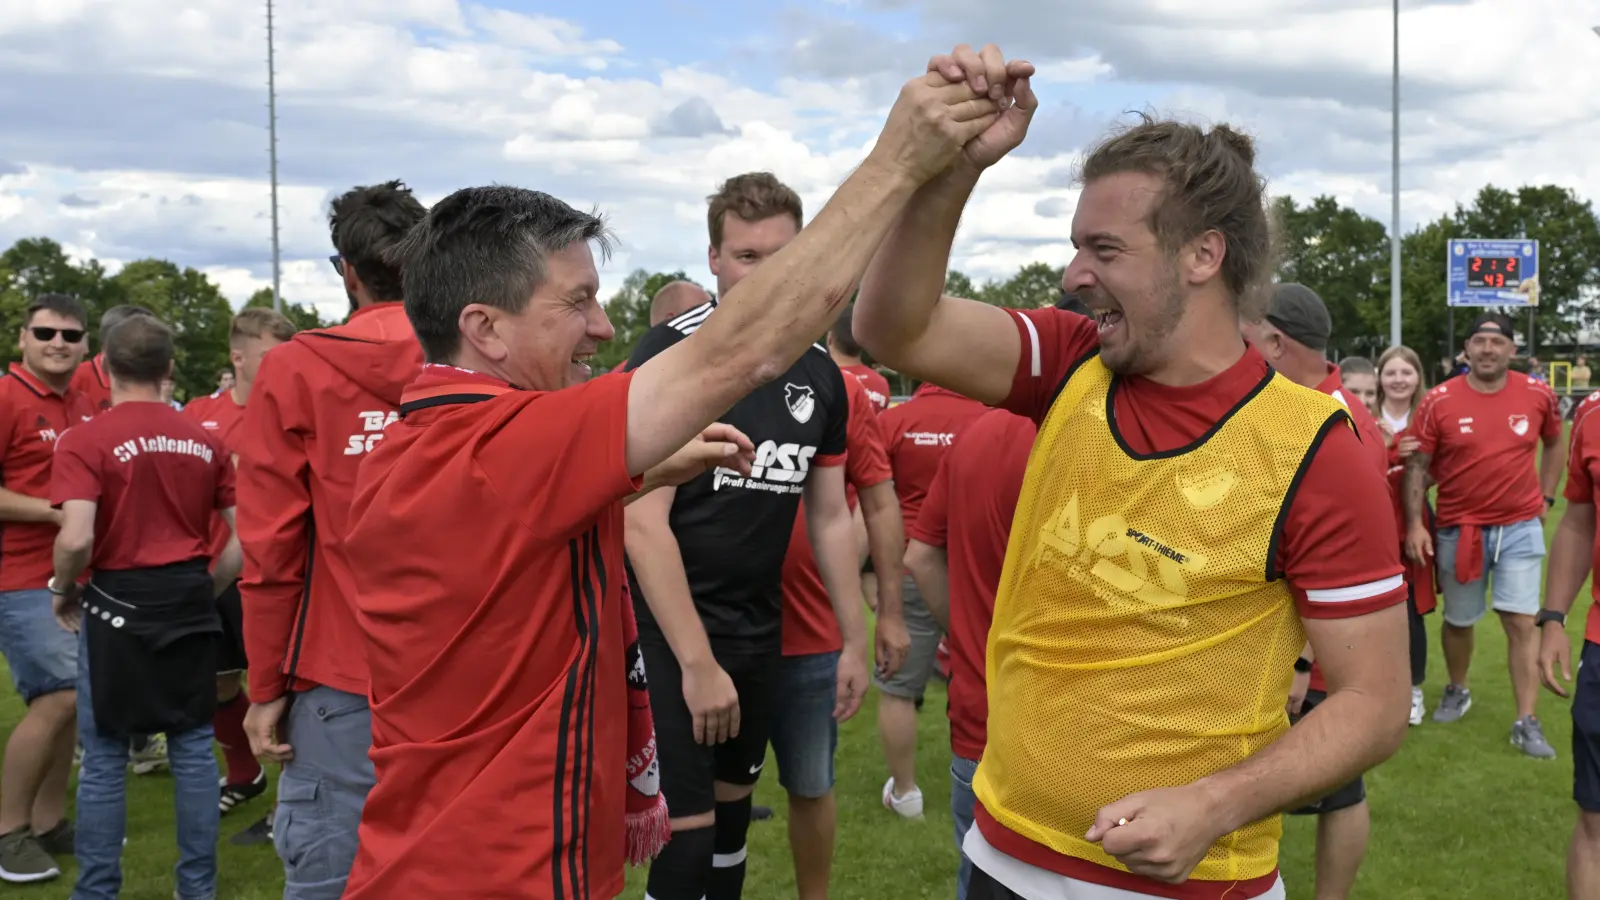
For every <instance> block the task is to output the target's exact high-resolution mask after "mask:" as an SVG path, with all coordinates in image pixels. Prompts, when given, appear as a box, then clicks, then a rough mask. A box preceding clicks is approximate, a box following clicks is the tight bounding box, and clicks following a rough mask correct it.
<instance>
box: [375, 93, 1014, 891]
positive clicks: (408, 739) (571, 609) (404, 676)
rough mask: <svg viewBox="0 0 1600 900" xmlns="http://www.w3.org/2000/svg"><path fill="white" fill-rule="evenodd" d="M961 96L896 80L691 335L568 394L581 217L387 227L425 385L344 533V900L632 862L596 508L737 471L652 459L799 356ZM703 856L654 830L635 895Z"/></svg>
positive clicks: (610, 543)
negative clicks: (363, 744)
mask: <svg viewBox="0 0 1600 900" xmlns="http://www.w3.org/2000/svg"><path fill="white" fill-rule="evenodd" d="M963 87H964V86H963ZM976 96H977V95H976V94H975V93H974V92H972V91H971V89H970V88H965V89H964V90H951V89H949V88H941V87H936V86H933V85H931V84H929V82H928V80H927V79H926V78H918V79H916V80H914V81H912V82H911V83H909V84H908V85H907V86H906V87H905V88H904V89H903V91H902V93H901V98H900V100H899V101H898V102H897V103H896V104H895V106H894V108H893V109H892V111H891V112H890V114H889V122H888V124H887V126H886V127H885V129H884V133H883V134H882V135H881V136H880V137H879V139H878V140H877V142H876V143H875V144H874V147H873V150H872V152H871V154H870V155H869V156H868V158H867V160H866V161H865V162H864V163H863V164H862V165H861V166H860V167H858V168H857V169H856V170H855V171H854V173H852V174H851V176H850V178H849V179H848V180H846V181H845V183H844V184H843V185H842V186H841V187H840V188H839V191H838V192H837V193H836V194H835V195H834V197H833V199H832V201H831V202H830V203H829V204H828V205H827V206H825V207H824V208H823V209H822V211H821V212H820V213H819V214H818V215H817V217H816V218H815V219H814V220H813V221H812V222H811V224H810V225H808V226H807V227H806V228H805V229H804V230H803V231H802V232H801V233H800V234H799V235H798V236H797V237H795V238H794V240H793V241H792V242H790V243H788V245H787V246H785V247H783V249H781V250H778V251H777V252H776V253H775V254H774V255H772V256H771V257H769V258H767V259H766V260H765V261H764V262H762V264H761V265H759V266H757V267H755V269H754V271H752V272H751V273H750V274H749V275H748V276H746V277H745V278H743V279H742V280H741V281H740V282H739V284H738V285H736V286H735V287H734V288H733V289H732V290H731V291H729V292H728V293H727V295H726V297H724V298H723V301H722V303H721V304H720V306H719V308H718V311H717V313H716V314H715V315H710V316H708V317H707V319H706V321H705V322H704V323H703V324H701V325H700V326H699V327H697V328H695V329H693V331H692V333H688V334H685V335H683V337H682V339H681V340H678V341H675V342H674V343H673V344H672V346H670V347H667V348H666V349H664V350H662V352H660V353H659V354H656V355H655V356H653V357H652V358H650V359H649V360H647V361H644V362H642V363H641V364H640V365H639V366H638V367H637V368H634V369H630V370H629V371H627V372H621V373H616V374H612V375H607V376H604V377H601V378H597V379H594V380H592V381H589V380H588V374H589V372H588V365H587V363H586V362H585V361H586V360H587V359H589V358H591V357H592V355H593V353H594V351H595V348H596V347H597V346H598V345H599V344H600V343H601V342H602V341H606V340H609V339H611V337H612V336H613V331H612V328H611V326H610V323H609V322H608V321H607V320H606V317H605V312H604V310H603V308H602V307H601V305H600V303H599V300H598V297H597V294H598V293H599V290H600V280H599V275H598V273H597V271H596V269H595V265H594V258H593V254H592V252H591V249H590V245H591V243H600V244H601V246H602V247H604V246H605V244H604V238H605V229H604V225H603V223H602V222H601V221H600V220H599V219H598V218H597V217H595V216H592V215H586V214H584V213H581V212H579V211H577V210H575V209H573V208H572V207H570V206H568V205H567V204H565V203H561V202H560V201H558V200H556V199H554V198H552V197H549V196H547V195H544V194H539V193H535V192H532V191H524V190H518V189H514V188H504V187H496V188H471V189H466V190H462V191H458V192H456V193H455V194H452V195H451V196H449V197H446V198H445V199H444V200H441V201H440V202H439V203H437V204H436V205H435V206H434V207H433V209H432V210H431V211H430V212H429V213H428V216H427V218H426V219H425V220H424V221H423V223H422V224H420V225H419V226H418V227H417V228H416V229H414V230H413V231H412V233H411V235H410V236H409V237H408V238H407V240H406V242H405V245H404V246H403V247H401V248H400V249H399V251H398V255H399V256H400V257H401V258H402V259H403V260H404V270H405V286H406V310H407V313H408V314H409V315H410V317H411V319H412V322H413V324H414V325H415V327H416V332H417V336H418V338H419V339H420V340H421V342H422V344H423V346H424V347H425V348H426V353H427V355H428V358H429V360H430V362H431V363H433V365H429V366H428V367H427V368H426V369H425V370H424V372H423V375H422V376H421V377H420V378H419V380H418V381H417V382H416V383H415V384H414V385H412V387H411V388H410V389H409V390H408V392H407V396H406V399H405V402H404V409H405V418H404V419H402V420H401V421H400V422H399V423H398V424H396V425H394V426H392V427H391V428H390V429H389V436H388V437H387V438H386V439H385V441H384V442H383V444H382V445H380V446H379V448H378V450H377V452H376V454H375V455H374V457H373V458H372V459H371V460H369V461H368V464H367V465H365V466H363V467H362V470H361V476H360V483H359V485H358V488H357V492H356V500H355V504H354V507H353V509H352V515H353V516H354V518H355V521H356V525H355V527H354V528H353V529H352V530H351V532H350V536H349V542H350V550H351V552H352V553H353V554H354V555H355V556H356V558H358V559H359V560H360V561H361V563H362V566H363V572H364V573H365V576H366V577H365V579H364V581H363V585H362V591H361V593H360V595H359V601H358V602H359V605H360V610H361V621H362V626H363V627H362V632H363V634H364V635H365V638H366V649H367V658H368V659H369V660H370V661H371V665H372V688H371V690H372V701H373V715H372V721H373V749H372V758H373V761H374V763H375V765H376V767H377V770H378V772H379V778H378V782H377V786H376V787H375V788H374V789H373V791H372V795H371V797H370V798H369V800H368V802H367V806H366V811H365V813H364V815H363V818H362V822H361V835H360V837H361V840H360V846H361V850H360V856H359V858H358V859H357V861H356V865H355V867H354V869H353V871H352V873H351V876H350V885H349V891H348V893H347V895H346V896H347V898H348V900H367V898H384V900H408V898H424V897H438V896H473V897H512V896H516V897H524V896H538V897H549V898H562V900H574V898H608V897H613V896H615V895H616V894H617V893H618V892H620V891H621V890H622V886H623V866H624V860H625V859H627V858H630V857H631V858H632V860H633V861H634V862H641V861H643V860H645V859H647V858H649V857H650V856H651V855H653V853H654V851H655V850H656V848H658V847H659V846H660V843H659V842H660V841H661V840H664V839H665V838H666V834H665V833H664V832H663V831H662V830H661V829H664V827H665V826H666V825H667V822H666V815H667V811H666V809H665V808H664V807H663V806H662V805H661V804H660V802H659V801H658V800H657V795H655V791H656V783H657V772H656V770H655V769H654V768H652V767H649V766H646V767H644V768H641V769H638V770H635V768H634V766H633V765H632V763H633V762H635V761H639V760H643V759H647V758H648V757H649V756H650V752H649V745H650V738H649V735H648V733H645V732H644V731H643V729H642V727H640V726H638V724H637V723H638V718H637V717H632V718H630V717H629V716H626V715H624V712H625V705H626V703H627V700H626V696H627V694H628V687H627V686H626V685H627V683H628V682H629V681H630V680H631V681H632V682H633V683H634V684H635V685H636V686H637V687H643V686H644V685H643V684H641V682H643V681H644V675H645V672H644V671H643V666H642V657H641V656H639V655H638V652H637V650H635V651H634V652H633V653H632V654H630V653H629V652H628V651H629V644H630V642H632V643H635V644H637V640H636V639H635V638H634V634H633V629H631V628H630V627H629V626H630V624H631V619H630V618H629V616H628V615H627V613H628V611H629V609H631V607H629V606H626V605H625V604H626V603H627V601H626V599H625V596H624V594H623V591H622V578H623V568H622V565H621V562H622V556H623V514H622V508H623V503H624V501H625V500H627V499H628V498H630V497H632V496H634V495H636V494H637V493H639V492H640V491H641V489H651V488H655V487H657V486H660V485H664V484H667V483H676V482H681V481H687V480H689V479H690V478H692V477H694V476H696V475H699V474H700V473H702V472H705V471H706V470H708V469H711V468H713V467H724V468H728V469H730V470H731V472H730V473H729V475H728V476H727V477H740V478H749V477H753V475H752V473H751V468H750V462H751V460H752V459H753V457H754V455H755V454H754V448H753V447H751V446H750V444H749V440H748V439H747V438H744V437H743V436H741V435H737V434H736V433H733V432H731V431H729V430H728V429H726V428H723V429H721V431H720V432H718V430H717V429H712V432H711V433H712V434H713V436H714V437H719V435H720V438H726V439H728V443H727V446H725V447H712V448H707V447H706V445H705V443H700V442H696V443H695V444H691V445H690V447H689V449H688V450H686V451H682V452H681V453H679V459H681V458H682V457H683V456H684V454H688V456H689V460H688V462H687V463H686V464H683V465H678V464H676V463H674V462H670V461H669V462H668V463H667V467H666V468H665V469H663V468H662V463H663V462H664V461H668V460H669V456H671V455H672V454H674V453H675V452H678V451H679V448H682V447H683V446H684V445H685V443H686V442H689V441H691V440H692V439H693V438H694V437H695V435H696V434H697V433H700V432H701V431H702V430H703V429H706V428H707V426H708V425H710V424H711V423H712V422H713V421H714V420H715V419H716V418H717V417H718V416H720V415H722V414H723V413H724V412H726V411H727V410H729V409H730V408H732V407H733V406H734V404H735V403H736V402H737V401H738V400H739V399H740V398H741V397H743V396H745V395H747V394H748V393H749V392H750V390H751V389H752V388H753V387H755V386H758V385H760V384H762V383H763V382H766V381H767V380H768V379H772V378H775V377H777V376H779V375H780V374H781V373H783V372H785V371H787V370H788V369H789V368H790V367H791V365H792V364H793V363H794V362H795V361H796V360H798V359H800V358H801V356H802V354H804V353H806V352H808V348H809V347H810V346H811V342H812V341H814V340H815V339H816V338H817V337H819V336H821V334H822V333H823V331H824V330H826V328H827V326H828V324H829V323H831V322H832V321H833V319H834V317H835V316H837V315H838V311H839V306H840V305H842V303H843V301H844V299H845V298H846V297H848V296H849V293H850V291H851V289H852V287H853V286H854V284H855V281H856V279H857V278H859V276H860V270H861V268H862V267H863V266H864V265H865V264H866V261H867V257H868V256H869V255H870V254H871V252H872V248H873V247H874V246H876V244H877V242H878V240H879V238H880V236H881V235H882V234H883V233H884V232H885V231H887V230H888V228H889V227H890V224H891V223H892V222H893V221H894V219H895V218H896V217H897V216H898V214H899V211H900V206H901V204H902V203H903V202H904V198H906V197H908V196H909V195H910V192H911V191H912V190H914V185H916V184H918V183H920V182H921V181H923V180H926V179H928V178H930V177H933V176H934V175H935V174H936V173H937V172H938V171H940V170H942V169H943V168H944V167H945V166H947V165H948V164H949V162H950V160H951V159H952V158H953V157H954V156H955V155H956V154H957V153H959V151H960V147H961V146H962V144H963V143H964V140H965V137H966V135H967V134H968V133H973V132H975V131H976V130H977V129H978V128H981V127H982V125H983V124H984V123H985V122H986V121H987V120H989V119H992V117H993V115H994V110H995V104H994V103H993V101H990V100H986V99H974V98H975V97H976ZM963 103H965V104H967V105H965V106H963V105H960V104H963ZM969 116H971V117H975V118H972V119H969V118H967V117H969ZM886 176H887V177H886ZM531 248H533V249H537V251H538V252H537V253H530V252H529V250H530V249H531ZM530 285H531V286H532V296H531V297H530V295H529V286H530ZM512 385H519V386H521V387H520V389H519V388H516V387H512ZM707 449H710V450H711V451H712V452H711V453H709V454H708V453H706V452H705V451H706V450H707ZM725 454H726V455H725ZM733 473H740V474H737V475H735V474H733ZM641 476H642V477H641ZM463 516H465V517H466V519H464V520H462V522H463V524H462V525H461V527H455V526H453V525H451V522H453V521H456V520H461V517H463ZM690 614H691V615H694V613H693V612H691V613H690ZM673 624H674V625H676V624H681V623H676V622H674V623H673ZM686 668H688V667H686ZM686 687H692V685H686ZM645 709H648V707H645ZM734 709H735V710H736V709H737V705H736V704H735V705H734ZM729 725H730V730H731V731H732V732H734V733H737V732H738V729H739V727H740V726H739V721H738V719H737V718H734V719H733V720H732V721H731V722H729ZM715 737H716V736H714V735H704V734H700V735H694V738H695V739H698V740H706V739H708V738H709V739H714V738H715ZM708 762H709V760H708ZM484 835H493V836H494V840H492V841H485V840H484V839H483V836H484ZM630 840H631V841H632V843H631V846H630ZM714 842H715V834H714V829H712V828H705V827H697V828H694V829H692V830H688V831H683V832H679V833H677V834H674V835H673V836H672V840H671V843H670V844H668V845H667V846H668V848H669V849H668V850H665V851H663V852H662V853H661V855H660V856H658V857H656V859H655V860H654V862H653V864H652V870H651V876H652V880H653V882H654V880H655V879H656V878H657V876H658V874H659V873H660V872H661V871H665V870H663V869H662V868H660V867H662V866H663V864H666V870H671V871H672V872H673V873H674V875H675V877H674V878H672V879H668V880H667V886H668V888H669V889H671V890H672V891H673V892H670V893H669V892H665V891H663V892H659V893H658V892H657V890H656V888H655V887H652V888H651V894H652V896H654V897H655V898H656V900H681V898H683V897H686V896H689V894H688V893H687V891H688V890H690V889H693V890H694V893H693V895H692V896H693V900H701V898H702V897H709V898H710V900H722V898H723V897H724V896H726V894H724V893H721V892H719V891H718V890H717V889H713V890H712V891H711V892H710V893H709V894H707V893H706V891H705V887H704V885H705V884H706V882H707V881H708V880H709V879H710V876H711V869H712V863H713V858H712V854H711V852H709V848H710V846H711V845H712V844H713V843H714ZM463 846H470V847H472V849H473V852H472V853H471V854H470V858H471V865H465V866H464V865H462V864H461V862H462V860H463V858H464V857H463V855H462V852H463V851H462V848H463ZM669 857H673V858H674V859H676V860H677V863H676V866H678V868H673V866H674V863H673V860H672V859H669ZM729 887H732V889H733V890H732V891H729V892H728V893H732V892H734V891H737V886H736V885H733V886H729Z"/></svg>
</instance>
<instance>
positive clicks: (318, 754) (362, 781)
mask: <svg viewBox="0 0 1600 900" xmlns="http://www.w3.org/2000/svg"><path fill="white" fill-rule="evenodd" d="M285 718H286V719H287V720H288V724H287V727H286V728H285V732H286V733H285V735H284V739H285V741H286V742H287V743H288V744H290V745H291V746H293V747H294V759H293V760H291V761H290V762H289V763H287V764H285V765H284V767H283V774H282V775H280V776H279V778H278V808H277V811H276V812H274V813H273V825H272V838H273V843H274V844H275V845H276V848H277V851H278V857H279V858H280V859H282V860H283V869H284V881H285V884H284V888H283V896H284V900H339V898H340V897H342V896H344V884H345V879H347V878H348V877H349V876H350V866H351V864H352V863H354V862H355V859H356V830H357V828H358V827H359V826H360V825H361V810H362V808H363V807H365V805H366V802H367V792H368V791H370V790H372V785H373V783H374V781H375V780H376V778H375V776H374V774H373V770H372V760H371V759H370V758H368V755H367V754H368V751H370V750H371V749H372V711H371V710H370V709H369V708H368V707H367V698H365V697H361V696H357V695H355V694H347V693H345V692H343V691H336V690H334V689H333V688H330V687H315V688H312V689H311V690H309V691H303V692H300V693H297V694H295V695H294V699H293V700H291V701H290V703H289V712H288V714H287V715H286V716H285Z"/></svg>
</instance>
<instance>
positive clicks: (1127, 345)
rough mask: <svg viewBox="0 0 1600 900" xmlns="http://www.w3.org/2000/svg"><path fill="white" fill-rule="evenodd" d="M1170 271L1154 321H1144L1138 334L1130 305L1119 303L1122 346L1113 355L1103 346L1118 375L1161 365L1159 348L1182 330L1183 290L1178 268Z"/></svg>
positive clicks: (1107, 363) (1108, 364) (1105, 359)
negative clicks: (1180, 323) (1179, 325)
mask: <svg viewBox="0 0 1600 900" xmlns="http://www.w3.org/2000/svg"><path fill="white" fill-rule="evenodd" d="M1169 274H1170V276H1171V277H1170V278H1169V279H1167V280H1166V281H1165V287H1164V290H1163V291H1162V294H1158V295H1156V302H1155V303H1152V304H1151V306H1153V307H1154V308H1155V309H1154V312H1155V314H1154V316H1152V318H1151V321H1150V322H1147V323H1141V330H1140V332H1139V333H1138V334H1135V333H1134V331H1133V328H1132V324H1133V323H1132V320H1131V319H1130V318H1129V317H1128V309H1127V307H1125V306H1122V305H1121V304H1120V303H1119V304H1118V307H1119V308H1120V309H1121V310H1122V327H1123V330H1124V334H1125V335H1126V336H1125V338H1124V340H1123V344H1122V346H1121V347H1120V348H1118V349H1117V351H1115V352H1114V353H1113V354H1112V355H1110V356H1107V355H1106V354H1105V352H1104V350H1103V349H1102V351H1101V362H1103V363H1105V366H1106V368H1108V369H1110V370H1111V371H1112V372H1115V373H1116V374H1118V375H1144V374H1147V373H1148V372H1150V371H1151V370H1153V369H1155V368H1156V367H1157V362H1158V360H1157V348H1159V347H1161V345H1163V344H1165V343H1166V341H1167V339H1168V338H1170V337H1171V336H1172V333H1173V332H1174V331H1177V330H1178V323H1179V322H1180V321H1182V319H1183V311H1184V299H1183V290H1182V287H1181V286H1180V285H1179V284H1178V274H1177V272H1176V270H1173V271H1171V272H1170V273H1169ZM1080 296H1082V295H1080ZM1090 296H1093V295H1092V294H1091V295H1090Z"/></svg>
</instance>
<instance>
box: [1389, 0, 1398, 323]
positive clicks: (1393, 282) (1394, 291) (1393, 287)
mask: <svg viewBox="0 0 1600 900" xmlns="http://www.w3.org/2000/svg"><path fill="white" fill-rule="evenodd" d="M1393 87H1394V96H1393V100H1392V106H1393V107H1394V110H1393V116H1394V123H1393V131H1394V147H1393V159H1392V160H1391V163H1392V166H1393V171H1392V172H1391V173H1390V179H1389V194H1390V201H1391V203H1392V204H1393V207H1392V209H1391V210H1390V221H1389V346H1391V347H1398V346H1400V0H1394V85H1393Z"/></svg>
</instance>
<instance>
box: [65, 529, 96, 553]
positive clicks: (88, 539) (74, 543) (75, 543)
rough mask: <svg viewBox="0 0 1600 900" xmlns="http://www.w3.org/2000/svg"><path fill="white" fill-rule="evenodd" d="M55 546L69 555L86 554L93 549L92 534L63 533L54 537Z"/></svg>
mask: <svg viewBox="0 0 1600 900" xmlns="http://www.w3.org/2000/svg"><path fill="white" fill-rule="evenodd" d="M56 547H57V548H58V549H60V550H61V552H63V553H66V554H68V555H71V556H88V555H89V551H91V550H93V549H94V535H92V534H65V533H63V534H61V535H58V536H57V537H56Z"/></svg>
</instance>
